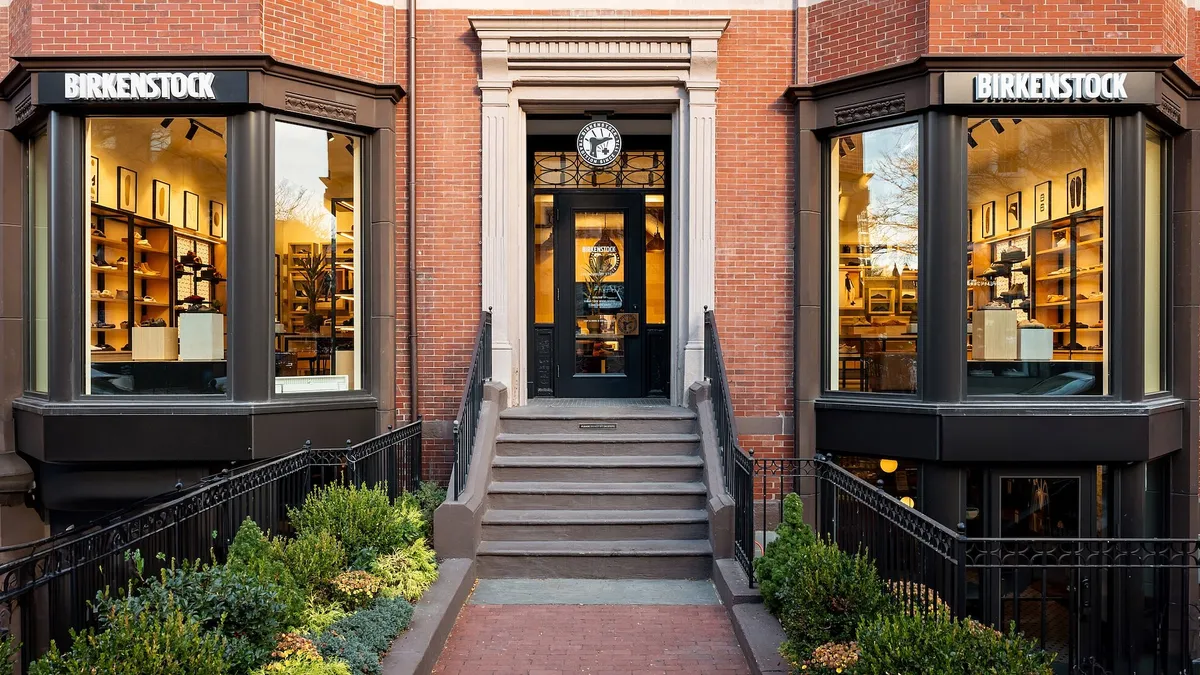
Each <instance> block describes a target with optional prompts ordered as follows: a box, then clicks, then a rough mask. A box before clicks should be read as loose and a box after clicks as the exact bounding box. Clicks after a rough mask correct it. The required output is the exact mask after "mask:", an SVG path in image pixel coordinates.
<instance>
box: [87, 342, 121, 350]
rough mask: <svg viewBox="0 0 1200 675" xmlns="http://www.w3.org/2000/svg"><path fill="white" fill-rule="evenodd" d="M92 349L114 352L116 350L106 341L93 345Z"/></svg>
mask: <svg viewBox="0 0 1200 675" xmlns="http://www.w3.org/2000/svg"><path fill="white" fill-rule="evenodd" d="M92 351H94V352H115V351H117V350H116V349H114V348H113V346H112V345H110V344H108V343H107V342H101V343H100V344H98V345H95V346H93V347H92Z"/></svg>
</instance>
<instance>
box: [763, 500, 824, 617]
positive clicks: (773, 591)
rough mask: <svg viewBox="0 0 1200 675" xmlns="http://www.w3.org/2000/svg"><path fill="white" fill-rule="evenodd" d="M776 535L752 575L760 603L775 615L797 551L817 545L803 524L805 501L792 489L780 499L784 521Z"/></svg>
mask: <svg viewBox="0 0 1200 675" xmlns="http://www.w3.org/2000/svg"><path fill="white" fill-rule="evenodd" d="M775 535H776V538H775V541H773V542H771V543H770V544H767V549H766V552H765V553H764V555H763V556H762V557H760V558H758V559H756V560H755V561H754V576H755V577H756V578H757V579H758V585H759V590H760V591H761V592H762V597H763V604H764V605H765V606H766V608H767V611H769V612H771V613H772V614H778V613H779V610H780V608H781V602H782V597H781V595H780V592H779V588H780V585H781V584H783V583H784V582H785V581H786V580H787V579H788V578H790V577H791V576H793V574H794V568H795V565H796V563H797V562H798V559H797V558H796V553H797V552H798V551H799V550H801V549H805V548H808V547H810V546H814V545H816V544H817V535H816V534H814V533H813V531H812V528H810V527H809V526H808V525H806V524H805V523H804V504H803V503H802V502H801V501H800V497H799V496H798V495H797V494H796V493H794V492H793V493H791V494H789V495H788V496H787V497H784V499H783V521H782V522H781V523H779V527H778V528H777V529H776V530H775Z"/></svg>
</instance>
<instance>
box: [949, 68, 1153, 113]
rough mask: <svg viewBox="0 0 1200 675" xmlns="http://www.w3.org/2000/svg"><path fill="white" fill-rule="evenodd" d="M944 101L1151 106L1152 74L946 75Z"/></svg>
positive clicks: (1028, 73) (1047, 73)
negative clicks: (1135, 104)
mask: <svg viewBox="0 0 1200 675" xmlns="http://www.w3.org/2000/svg"><path fill="white" fill-rule="evenodd" d="M943 77H944V78H945V91H944V98H945V102H946V103H948V104H957V103H1045V104H1054V105H1057V104H1064V103H1066V104H1071V103H1143V104H1154V103H1156V99H1155V96H1154V86H1155V82H1156V79H1157V76H1156V74H1155V73H1148V72H1141V73H1127V72H1009V73H946V74H945V75H944V76H943Z"/></svg>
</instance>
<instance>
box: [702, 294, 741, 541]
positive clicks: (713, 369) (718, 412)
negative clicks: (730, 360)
mask: <svg viewBox="0 0 1200 675" xmlns="http://www.w3.org/2000/svg"><path fill="white" fill-rule="evenodd" d="M704 379H706V380H708V387H709V395H710V396H711V398H712V407H713V421H714V423H715V425H716V428H717V452H718V456H719V457H720V458H721V475H723V476H724V477H725V491H726V492H728V493H729V494H731V495H732V494H734V481H733V471H734V462H733V461H731V460H732V459H733V458H735V457H736V458H738V459H739V460H741V461H743V462H744V461H745V458H744V453H743V452H742V448H741V446H740V445H739V444H738V438H737V429H736V428H735V426H734V417H733V400H732V399H731V398H730V396H729V378H728V376H727V374H726V372H725V356H724V355H723V354H722V353H721V339H720V336H719V334H718V333H717V316H716V313H715V312H713V310H711V309H709V308H708V307H705V308H704ZM735 499H736V496H735ZM744 534H746V533H744ZM735 536H736V533H735Z"/></svg>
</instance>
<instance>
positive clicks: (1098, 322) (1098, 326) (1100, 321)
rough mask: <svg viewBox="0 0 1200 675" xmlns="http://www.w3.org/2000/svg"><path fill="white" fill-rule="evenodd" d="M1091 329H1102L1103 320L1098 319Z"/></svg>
mask: <svg viewBox="0 0 1200 675" xmlns="http://www.w3.org/2000/svg"><path fill="white" fill-rule="evenodd" d="M1092 328H1104V319H1100V320H1099V321H1097V322H1096V323H1094V324H1092Z"/></svg>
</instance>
